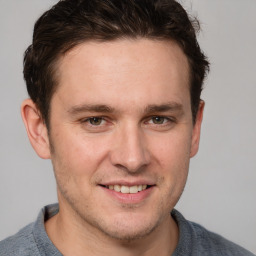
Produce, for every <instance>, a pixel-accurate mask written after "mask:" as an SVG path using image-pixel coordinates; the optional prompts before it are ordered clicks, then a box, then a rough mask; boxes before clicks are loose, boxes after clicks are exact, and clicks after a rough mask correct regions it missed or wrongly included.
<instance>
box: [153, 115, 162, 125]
mask: <svg viewBox="0 0 256 256" xmlns="http://www.w3.org/2000/svg"><path fill="white" fill-rule="evenodd" d="M163 121H164V118H163V117H160V116H156V117H154V119H153V122H154V123H155V124H162V123H163Z"/></svg>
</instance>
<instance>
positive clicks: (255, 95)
mask: <svg viewBox="0 0 256 256" xmlns="http://www.w3.org/2000/svg"><path fill="white" fill-rule="evenodd" d="M55 3H56V0H36V1H35V0H8V1H7V0H0V124H1V126H0V240H2V239H3V238H5V237H6V236H9V235H11V234H14V233H16V232H17V231H18V229H20V228H21V227H23V226H24V225H26V224H28V223H29V222H31V221H34V220H35V218H36V217H37V214H38V212H39V210H40V208H42V207H43V206H44V205H46V204H49V203H53V202H56V200H57V199H56V185H55V180H54V175H53V172H52V167H51V163H50V161H48V160H42V159H39V158H38V157H37V155H36V154H35V153H34V152H33V149H32V147H31V146H30V144H29V141H28V139H27V136H26V132H25V128H24V126H23V123H22V120H21V117H20V104H21V102H22V100H23V99H25V98H26V97H27V93H26V89H25V83H24V81H23V76H22V61H23V53H24V51H25V49H26V48H27V46H28V45H29V44H30V43H31V38H32V30H33V25H34V22H35V20H36V19H37V18H38V17H39V15H40V14H42V12H43V11H45V10H47V9H48V8H49V7H50V6H51V5H53V4H55ZM181 3H182V4H183V5H184V6H185V8H186V9H187V10H188V11H189V12H190V13H191V14H193V15H196V16H198V18H199V20H200V21H201V24H202V32H201V34H200V36H199V42H200V44H201V47H202V49H203V50H204V52H205V53H206V54H207V55H208V56H209V59H210V62H211V73H210V75H209V76H208V79H207V81H206V83H205V89H204V91H203V94H202V98H203V99H204V100H205V102H206V108H205V114H204V121H203V127H202V136H201V144H200V150H199V153H198V155H197V156H196V157H195V158H193V159H192V161H191V167H190V173H189V178H188V182H187V186H186V188H185V191H184V194H183V196H182V198H181V200H180V202H179V203H178V205H177V207H176V208H177V209H179V210H180V211H181V212H182V213H183V215H184V216H185V217H186V218H187V219H189V220H192V221H196V222H198V223H200V224H202V225H203V226H205V227H206V228H208V229H210V230H212V231H215V232H217V233H220V234H221V235H223V236H225V237H226V238H228V239H230V240H232V241H234V242H236V243H238V244H240V245H242V246H244V247H246V248H247V249H249V250H251V251H252V252H253V253H256V135H255V134H256V114H255V111H256V49H255V48H256V15H255V13H256V1H255V0H214V1H213V0H181Z"/></svg>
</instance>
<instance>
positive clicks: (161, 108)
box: [144, 102, 183, 113]
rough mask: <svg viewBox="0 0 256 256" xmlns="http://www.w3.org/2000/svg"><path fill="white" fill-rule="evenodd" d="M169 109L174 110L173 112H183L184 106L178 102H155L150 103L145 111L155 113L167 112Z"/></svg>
mask: <svg viewBox="0 0 256 256" xmlns="http://www.w3.org/2000/svg"><path fill="white" fill-rule="evenodd" d="M167 111H173V112H183V106H182V104H180V103H177V102H168V103H165V104H160V105H157V104H153V105H148V106H147V107H146V108H145V110H144V112H145V113H154V112H157V113H159V112H167Z"/></svg>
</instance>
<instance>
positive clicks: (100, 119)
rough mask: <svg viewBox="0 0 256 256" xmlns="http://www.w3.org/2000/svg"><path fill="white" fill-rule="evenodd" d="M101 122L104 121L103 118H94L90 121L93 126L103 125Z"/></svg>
mask: <svg viewBox="0 0 256 256" xmlns="http://www.w3.org/2000/svg"><path fill="white" fill-rule="evenodd" d="M101 121H102V118H100V117H92V118H91V119H90V123H91V124H92V125H99V124H101Z"/></svg>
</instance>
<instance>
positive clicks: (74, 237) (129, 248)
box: [45, 208, 179, 256]
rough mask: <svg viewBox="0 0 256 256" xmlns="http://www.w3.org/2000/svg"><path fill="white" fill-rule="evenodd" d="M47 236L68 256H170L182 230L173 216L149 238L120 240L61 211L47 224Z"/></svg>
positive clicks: (164, 221) (165, 220)
mask: <svg viewBox="0 0 256 256" xmlns="http://www.w3.org/2000/svg"><path fill="white" fill-rule="evenodd" d="M45 228H46V232H47V234H48V236H49V238H50V240H51V241H52V242H53V244H54V245H55V246H56V247H57V248H58V250H59V251H60V252H61V253H62V254H63V255H65V256H69V255H70V256H71V255H76V256H82V255H94V256H102V255H113V256H115V255H118V256H119V255H122V256H137V255H138V256H155V255H157V254H159V252H161V256H169V255H172V253H173V252H174V250H175V248H176V246H177V244H178V233H179V231H178V226H177V224H176V222H175V221H174V220H173V219H172V217H171V215H168V216H166V218H165V219H164V220H163V221H162V222H161V223H160V225H159V226H158V227H157V228H156V229H155V230H153V231H152V232H151V233H150V234H148V235H147V236H145V237H143V238H140V239H136V240H130V241H127V240H118V239H114V238H111V237H109V236H107V235H106V234H103V233H102V232H101V231H99V230H97V229H96V228H94V227H92V226H90V225H89V224H88V223H85V222H84V221H82V220H79V216H70V215H69V214H67V213H66V212H65V211H62V210H61V208H60V211H59V213H58V214H57V215H55V216H53V217H52V218H50V219H49V220H48V221H47V222H46V223H45Z"/></svg>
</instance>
